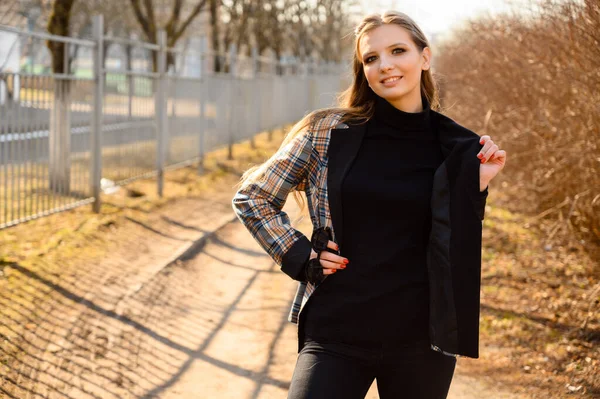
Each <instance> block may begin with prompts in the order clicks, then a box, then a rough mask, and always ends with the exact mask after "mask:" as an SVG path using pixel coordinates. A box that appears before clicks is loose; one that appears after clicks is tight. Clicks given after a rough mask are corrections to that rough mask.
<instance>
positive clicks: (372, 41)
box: [358, 24, 431, 112]
mask: <svg viewBox="0 0 600 399" xmlns="http://www.w3.org/2000/svg"><path fill="white" fill-rule="evenodd" d="M358 57H359V59H360V60H361V61H362V65H363V72H364V74H365V77H366V78H367V82H368V83H369V87H371V89H372V90H373V91H374V92H375V94H377V95H378V96H379V97H382V98H384V99H386V100H387V101H388V102H389V103H391V104H392V105H394V106H395V107H396V108H398V109H400V110H403V111H406V112H420V111H422V109H423V108H422V103H421V71H424V70H428V69H429V65H430V60H431V51H430V50H429V47H425V48H424V49H423V51H421V50H420V49H419V48H418V47H417V45H416V44H415V43H414V41H413V40H412V38H411V35H410V33H409V32H408V31H407V30H406V29H404V28H403V27H401V26H399V25H397V24H385V25H382V26H379V27H377V28H375V29H373V30H370V31H368V32H367V33H365V34H364V35H363V36H362V37H361V38H360V40H359V42H358Z"/></svg>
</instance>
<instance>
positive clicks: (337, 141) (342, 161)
mask: <svg viewBox="0 0 600 399" xmlns="http://www.w3.org/2000/svg"><path fill="white" fill-rule="evenodd" d="M365 132H366V125H365V124H360V125H357V124H352V125H349V127H348V128H343V129H341V128H338V129H331V139H330V142H329V149H328V151H327V158H328V170H327V190H328V196H329V211H330V212H331V223H332V224H333V231H334V234H335V238H336V242H337V244H338V245H339V246H340V248H341V247H342V240H343V237H342V231H343V226H342V219H343V217H342V215H343V214H342V195H341V189H342V182H343V181H344V178H345V177H346V175H347V174H348V171H349V170H350V166H352V163H353V162H354V159H355V158H356V155H357V154H358V150H359V148H360V145H361V143H362V140H363V137H364V136H365Z"/></svg>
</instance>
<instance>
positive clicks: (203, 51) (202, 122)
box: [198, 36, 208, 175]
mask: <svg viewBox="0 0 600 399" xmlns="http://www.w3.org/2000/svg"><path fill="white" fill-rule="evenodd" d="M207 40H208V38H207V37H206V36H202V37H201V38H200V131H199V132H198V174H199V175H201V174H202V173H204V135H205V131H206V96H207V94H208V87H207V85H208V82H207V79H206V76H207V74H206V71H205V70H204V57H205V55H206V48H207V45H206V44H207V43H206V42H207Z"/></svg>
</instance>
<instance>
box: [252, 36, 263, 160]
mask: <svg viewBox="0 0 600 399" xmlns="http://www.w3.org/2000/svg"><path fill="white" fill-rule="evenodd" d="M252 80H253V81H254V90H253V91H254V92H253V93H252V97H254V98H255V99H256V102H255V104H256V110H255V112H254V117H255V118H256V127H255V128H254V130H255V132H254V134H253V135H252V136H251V138H250V146H251V147H252V148H256V139H255V137H256V135H257V134H258V133H260V111H261V109H260V108H261V96H260V81H259V80H258V49H257V48H256V47H252Z"/></svg>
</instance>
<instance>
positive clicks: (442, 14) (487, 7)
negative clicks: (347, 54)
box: [362, 0, 515, 37]
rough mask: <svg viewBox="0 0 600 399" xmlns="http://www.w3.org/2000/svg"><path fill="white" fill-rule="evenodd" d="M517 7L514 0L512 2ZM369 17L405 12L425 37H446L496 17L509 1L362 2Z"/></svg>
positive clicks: (505, 9)
mask: <svg viewBox="0 0 600 399" xmlns="http://www.w3.org/2000/svg"><path fill="white" fill-rule="evenodd" d="M510 3H515V0H512V1H510ZM362 4H363V8H364V10H365V11H366V12H367V13H371V12H378V13H380V12H382V11H385V10H388V9H391V10H396V11H402V12H404V13H406V14H408V15H409V16H410V17H411V18H412V19H414V20H415V21H416V22H417V24H419V26H420V27H421V29H422V30H423V31H424V32H425V35H427V36H428V37H431V35H434V34H439V35H444V34H445V33H447V32H448V31H449V30H450V28H451V27H452V26H453V25H455V24H460V23H461V22H462V21H464V20H465V19H467V18H470V17H474V16H476V15H477V14H478V13H482V12H483V13H485V12H489V13H491V14H497V13H499V12H502V11H507V10H508V9H509V1H506V0H362Z"/></svg>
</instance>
